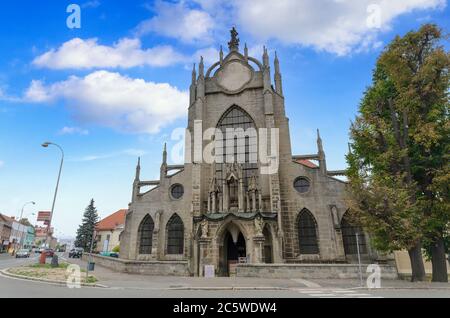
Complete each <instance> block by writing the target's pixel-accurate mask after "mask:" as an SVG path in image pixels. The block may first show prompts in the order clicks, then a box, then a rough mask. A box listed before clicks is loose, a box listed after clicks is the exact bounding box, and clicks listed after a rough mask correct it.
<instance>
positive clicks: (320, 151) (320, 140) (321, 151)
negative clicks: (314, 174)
mask: <svg viewBox="0 0 450 318" xmlns="http://www.w3.org/2000/svg"><path fill="white" fill-rule="evenodd" d="M317 149H318V151H319V154H321V153H323V145H322V138H320V131H319V129H317Z"/></svg>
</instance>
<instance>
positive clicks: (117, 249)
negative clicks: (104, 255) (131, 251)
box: [112, 245, 120, 253]
mask: <svg viewBox="0 0 450 318" xmlns="http://www.w3.org/2000/svg"><path fill="white" fill-rule="evenodd" d="M112 251H113V252H114V253H119V252H120V245H117V246H114V248H113V249H112Z"/></svg>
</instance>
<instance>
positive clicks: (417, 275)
mask: <svg viewBox="0 0 450 318" xmlns="http://www.w3.org/2000/svg"><path fill="white" fill-rule="evenodd" d="M408 254H409V259H410V261H411V270H412V275H411V281H412V282H421V281H424V280H425V266H424V265H423V258H422V244H421V243H420V242H419V243H417V244H416V245H415V246H414V247H413V248H411V249H409V250H408Z"/></svg>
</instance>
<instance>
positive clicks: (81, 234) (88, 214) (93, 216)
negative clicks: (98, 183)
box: [75, 199, 99, 252]
mask: <svg viewBox="0 0 450 318" xmlns="http://www.w3.org/2000/svg"><path fill="white" fill-rule="evenodd" d="M98 221H99V217H98V213H97V209H96V208H95V206H94V199H91V202H90V203H89V205H88V206H87V207H86V210H85V211H84V215H83V220H82V222H81V224H80V226H79V227H78V230H77V236H76V239H75V246H76V247H81V248H83V249H84V251H85V252H89V251H90V248H91V241H92V236H93V235H94V230H95V225H96V224H97V223H98ZM96 243H97V242H96V240H95V238H94V240H93V246H92V249H95V247H96Z"/></svg>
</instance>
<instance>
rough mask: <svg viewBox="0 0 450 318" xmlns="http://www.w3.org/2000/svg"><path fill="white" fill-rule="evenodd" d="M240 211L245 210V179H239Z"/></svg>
mask: <svg viewBox="0 0 450 318" xmlns="http://www.w3.org/2000/svg"><path fill="white" fill-rule="evenodd" d="M238 207H239V209H238V211H239V212H244V180H242V179H240V180H239V185H238Z"/></svg>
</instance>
